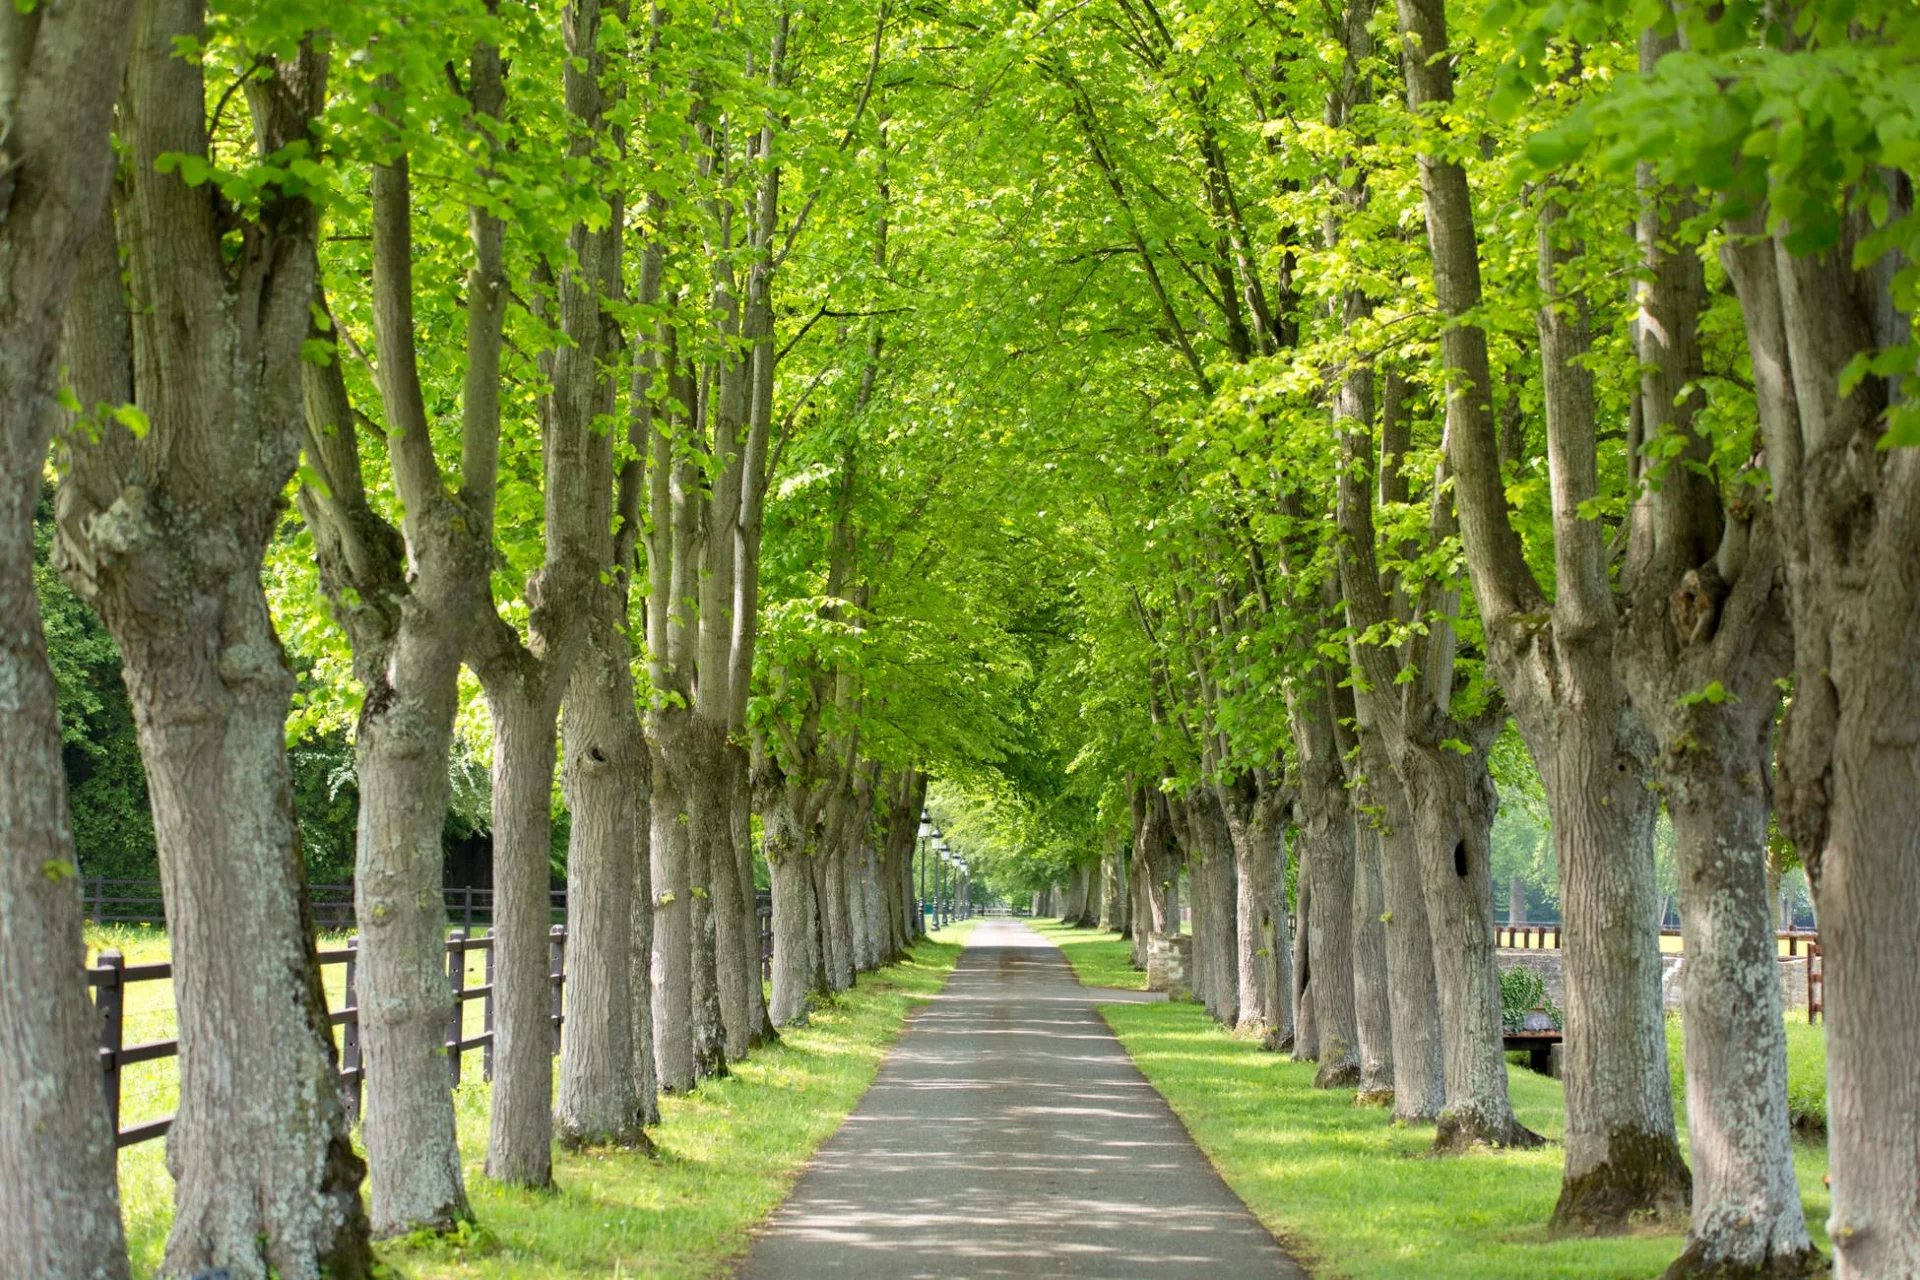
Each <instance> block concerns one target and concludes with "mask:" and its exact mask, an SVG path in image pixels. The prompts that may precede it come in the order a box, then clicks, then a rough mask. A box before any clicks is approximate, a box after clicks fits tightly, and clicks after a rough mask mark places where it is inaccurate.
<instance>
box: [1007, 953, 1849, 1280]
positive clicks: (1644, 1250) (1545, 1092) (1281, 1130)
mask: <svg viewBox="0 0 1920 1280" xmlns="http://www.w3.org/2000/svg"><path fill="white" fill-rule="evenodd" d="M1042 931H1043V932H1047V930H1045V929H1043V930H1042ZM1082 932H1084V931H1082ZM1067 956H1068V959H1069V960H1070V961H1071V962H1072V963H1073V965H1074V968H1075V970H1076V972H1078V973H1079V974H1080V978H1081V981H1082V982H1083V983H1086V984H1088V985H1095V984H1098V985H1108V983H1109V978H1110V976H1111V971H1112V968H1113V966H1115V965H1116V964H1119V965H1124V964H1125V963H1126V945H1125V943H1124V942H1120V941H1115V940H1113V939H1112V937H1111V935H1092V936H1089V937H1088V938H1087V940H1086V941H1085V942H1084V943H1082V944H1081V945H1078V946H1073V947H1070V948H1068V949H1067ZM1101 1012H1102V1014H1104V1015H1105V1017H1106V1019H1107V1022H1108V1024H1109V1025H1111V1026H1112V1027H1113V1029H1114V1032H1115V1034H1117V1035H1118V1036H1119V1037H1120V1041H1121V1043H1122V1044H1124V1045H1125V1046H1126V1049H1127V1052H1128V1053H1129V1054H1131V1055H1132V1056H1133V1060H1134V1062H1135V1063H1136V1064H1138V1065H1139V1067H1140V1070H1141V1071H1142V1072H1143V1073H1144V1074H1145V1075H1146V1077H1147V1079H1148V1080H1150V1081H1152V1083H1153V1085H1154V1087H1155V1088H1157V1089H1159V1090H1160V1092H1161V1093H1162V1094H1164V1095H1165V1096H1166V1098H1167V1100H1168V1102H1170V1103H1171V1104H1172V1106H1173V1109H1174V1111H1175V1112H1176V1113H1178V1114H1179V1116H1180V1118H1181V1120H1182V1122H1183V1123H1185V1125H1186V1126H1187V1129H1188V1131H1189V1132H1190V1133H1192V1134H1193V1137H1194V1139H1195V1140H1196V1141H1197V1142H1198V1143H1199V1144H1200V1146H1201V1148H1202V1149H1203V1150H1204V1151H1205V1152H1206V1153H1207V1155H1208V1158H1209V1159H1211V1160H1212V1162H1213V1163H1214V1165H1215V1166H1216V1167H1217V1168H1218V1169H1219V1170H1220V1172H1221V1174H1222V1175H1223V1176H1224V1177H1225V1178H1226V1180H1227V1182H1228V1183H1229V1184H1230V1185H1231V1186H1232V1187H1233V1189H1234V1191H1235V1192H1236V1193H1238V1194H1239V1195H1240V1197H1241V1198H1242V1199H1244V1200H1245V1201H1246V1202H1247V1204H1248V1206H1249V1207H1250V1208H1252V1210H1253V1211H1254V1213H1255V1214H1256V1215H1257V1216H1258V1217H1259V1218H1260V1220H1261V1221H1262V1222H1264V1223H1265V1224H1266V1225H1267V1226H1268V1227H1269V1228H1270V1229H1271V1230H1273V1231H1274V1233H1275V1234H1276V1235H1278V1236H1279V1237H1280V1238H1281V1239H1282V1240H1284V1241H1286V1242H1287V1244H1288V1247H1289V1248H1290V1249H1291V1250H1292V1251H1293V1253H1294V1254H1295V1256H1296V1257H1298V1258H1299V1259H1300V1260H1301V1261H1302V1262H1303V1263H1305V1264H1307V1265H1308V1266H1310V1267H1311V1268H1312V1269H1313V1270H1314V1273H1315V1275H1318V1276H1329V1277H1332V1276H1346V1277H1354V1278H1355V1280H1375V1278H1385V1277H1410V1278H1417V1280H1426V1277H1430V1276H1433V1275H1438V1274H1444V1275H1447V1276H1449V1277H1460V1278H1461V1280H1497V1278H1498V1280H1505V1278H1512V1280H1520V1278H1521V1277H1527V1278H1528V1280H1532V1278H1533V1277H1541V1278H1554V1277H1560V1278H1566V1280H1573V1278H1579V1280H1614V1278H1616V1277H1622V1276H1650V1275H1656V1274H1658V1273H1659V1272H1660V1271H1661V1270H1662V1269H1664V1268H1665V1266H1666V1265H1667V1263H1669V1262H1670V1261H1672V1260H1673V1258H1674V1257H1675V1256H1676V1255H1678V1253H1679V1252H1680V1248H1681V1245H1682V1239H1681V1237H1680V1235H1678V1234H1676V1233H1672V1232H1664V1233H1663V1232H1654V1231H1647V1232H1643V1233H1641V1234H1637V1235H1632V1236H1626V1237H1620V1238H1614V1239H1607V1240H1586V1239H1572V1240H1553V1239H1550V1238H1549V1237H1548V1234H1547V1231H1546V1227H1545V1223H1546V1221H1547V1216H1548V1214H1549V1213H1550V1212H1551V1211H1552V1209H1553V1203H1554V1200H1555V1198H1556V1197H1557V1195H1558V1194H1559V1190H1560V1166H1561V1159H1562V1152H1561V1150H1560V1148H1559V1146H1558V1145H1553V1146H1549V1147H1547V1148H1545V1149H1543V1150H1540V1151H1531V1152H1501V1153H1496V1152H1476V1153H1473V1154H1470V1155H1465V1156H1456V1157H1447V1158H1438V1157H1434V1156H1430V1155H1428V1154H1427V1149H1428V1147H1429V1145H1430V1144H1431V1142H1432V1139H1433V1131H1432V1129H1431V1127H1430V1126H1394V1125H1391V1124H1388V1123H1387V1122H1386V1117H1385V1115H1384V1113H1383V1112H1381V1111H1379V1110H1377V1109H1374V1108H1364V1107H1357V1106H1355V1105H1354V1104H1353V1101H1352V1095H1351V1094H1350V1093H1348V1092H1346V1091H1326V1090H1319V1089H1315V1088H1313V1087H1312V1079H1313V1072H1314V1067H1313V1065H1312V1064H1310V1063H1296V1062H1293V1061H1290V1060H1288V1059H1286V1058H1284V1057H1281V1056H1278V1055H1274V1054H1270V1053H1264V1052H1262V1051H1261V1050H1260V1049H1259V1047H1258V1045H1257V1044H1255V1043H1254V1042H1253V1041H1251V1040H1245V1039H1239V1038H1236V1037H1235V1036H1233V1035H1232V1034H1231V1033H1230V1032H1228V1031H1226V1030H1225V1029H1223V1028H1221V1027H1219V1026H1217V1025H1216V1024H1214V1023H1213V1021H1212V1020H1211V1019H1210V1018H1208V1016H1207V1014H1206V1011H1205V1010H1204V1009H1202V1008H1201V1007H1200V1006H1199V1005H1197V1004H1190V1003H1188V1004H1172V1005H1154V1004H1149V1005H1103V1006H1102V1007H1101ZM1815 1034H1818V1033H1817V1032H1816V1033H1815ZM1789 1035H1790V1053H1793V1052H1799V1053H1802V1054H1804V1053H1807V1052H1810V1051H1812V1052H1818V1051H1820V1047H1818V1046H1811V1045H1809V1044H1808V1043H1805V1041H1806V1037H1804V1036H1802V1037H1799V1039H1800V1040H1801V1041H1802V1043H1801V1044H1799V1046H1798V1047H1797V1049H1796V1048H1795V1047H1793V1041H1794V1036H1793V1032H1792V1031H1791V1029H1790V1032H1789ZM1822 1056H1824V1055H1823V1053H1822ZM1509 1080H1510V1083H1511V1088H1512V1093H1513V1102H1514V1109H1515V1111H1516V1112H1517V1113H1518V1114H1519V1116H1520V1119H1521V1120H1522V1121H1523V1122H1524V1123H1525V1124H1527V1125H1528V1126H1529V1127H1531V1128H1533V1129H1534V1130H1536V1131H1538V1132H1540V1133H1543V1134H1545V1135H1546V1136H1547V1137H1548V1138H1550V1139H1552V1140H1554V1141H1555V1143H1556V1144H1557V1142H1558V1140H1559V1139H1560V1137H1561V1136H1562V1135H1563V1133H1564V1132H1565V1125H1566V1120H1565V1117H1566V1104H1565V1093H1564V1091H1563V1089H1562V1087H1561V1085H1560V1083H1559V1082H1558V1081H1556V1080H1550V1079H1547V1078H1546V1077H1544V1076H1537V1075H1534V1074H1533V1073H1531V1072H1529V1071H1526V1070H1523V1069H1515V1070H1512V1071H1510V1072H1509ZM1684 1141H1685V1134H1684V1131H1683V1133H1682V1142H1683V1143H1684ZM1794 1154H1795V1163H1796V1165H1797V1166H1798V1170H1799V1176H1800V1189H1801V1194H1802V1196H1803V1197H1804V1201H1805V1205H1806V1211H1807V1219H1808V1225H1809V1226H1810V1227H1811V1228H1812V1229H1813V1233H1814V1237H1815V1241H1816V1243H1818V1244H1819V1245H1820V1246H1821V1247H1822V1248H1823V1249H1824V1248H1825V1247H1826V1237H1825V1233H1824V1230H1823V1225H1824V1223H1825V1220H1826V1216H1827V1211H1828V1195H1827V1191H1826V1189H1825V1187H1823V1186H1822V1185H1821V1182H1820V1179H1821V1176H1822V1174H1824V1173H1825V1172H1826V1168H1825V1164H1826V1150H1825V1148H1824V1147H1823V1146H1819V1145H1814V1144H1807V1143H1796V1144H1795V1153H1794Z"/></svg>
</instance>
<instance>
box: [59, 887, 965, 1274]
mask: <svg viewBox="0 0 1920 1280" xmlns="http://www.w3.org/2000/svg"><path fill="white" fill-rule="evenodd" d="M973 923H974V922H972V921H966V922H962V923H960V924H957V925H953V926H951V927H949V928H947V929H943V930H941V931H939V932H938V933H936V934H935V935H934V937H933V939H932V940H931V941H928V942H924V943H922V944H921V945H920V946H918V947H916V948H915V949H914V952H913V954H912V955H911V957H909V958H908V959H907V960H906V961H903V962H902V963H900V964H897V965H893V966H890V967H888V968H886V969H883V970H881V971H880V972H878V973H874V974H866V975H863V976H862V977H861V979H860V983H859V985H858V986H857V987H856V988H855V989H854V990H853V991H851V992H847V993H845V994H843V995H841V996H839V997H837V998H836V999H834V1000H833V1001H832V1002H831V1003H830V1004H828V1005H827V1006H825V1007H823V1008H821V1009H819V1010H817V1011H816V1012H815V1013H814V1015H813V1018H812V1021H811V1025H809V1026H806V1027H801V1028H794V1029H790V1030H788V1031H787V1032H785V1033H784V1034H783V1039H782V1043H781V1044H779V1045H778V1046H776V1047H774V1048H771V1049H767V1050H763V1051H761V1052H759V1053H757V1054H755V1055H754V1056H753V1058H752V1059H751V1060H749V1061H747V1062H745V1063H741V1064H738V1065H737V1066H736V1067H735V1068H734V1072H733V1074H732V1075H731V1076H729V1077H728V1078H726V1079H724V1080H718V1081H709V1082H707V1083H705V1084H703V1085H701V1087H700V1088H699V1089H698V1090H696V1091H695V1092H694V1093H693V1094H691V1095H688V1096H685V1097H669V1098H664V1099H662V1101H661V1106H662V1111H663V1113H664V1114H663V1117H662V1122H661V1124H660V1125H659V1127H658V1128H657V1129H655V1130H653V1131H652V1136H653V1139H654V1141H655V1143H656V1144H657V1145H658V1147H659V1153H658V1155H657V1157H655V1158H651V1159H650V1158H647V1157H645V1156H639V1155H635V1154H632V1153H628V1152H617V1151H597V1152H583V1153H580V1154H568V1153H564V1152H556V1154H555V1165H554V1177H555V1180H556V1183H557V1184H558V1190H557V1191H554V1192H550V1193H528V1192H520V1191H508V1190H503V1189H501V1188H499V1187H495V1186H492V1185H490V1184H488V1183H487V1182H486V1181H485V1180H484V1179H482V1178H481V1176H480V1167H481V1160H482V1158H483V1156H484V1155H485V1151H486V1135H487V1104H488V1100H489V1097H490V1094H489V1091H488V1089H487V1086H486V1085H485V1084H483V1083H481V1082H480V1081H479V1080H478V1074H479V1072H478V1062H477V1060H476V1061H475V1062H474V1063H473V1064H472V1066H473V1068H474V1070H472V1071H471V1072H470V1074H469V1075H468V1083H466V1084H463V1085H462V1086H461V1088H460V1089H459V1091H458V1092H457V1093H456V1094H455V1102H456V1108H457V1111H458V1116H459V1125H460V1146H461V1151H462V1154H463V1155H464V1157H465V1161H466V1167H467V1179H468V1191H469V1193H470V1194H471V1196H472V1199H473V1207H474V1212H475V1214H476V1215H477V1217H478V1218H479V1221H480V1223H481V1228H480V1230H479V1231H477V1232H476V1233H475V1234H474V1236H473V1237H472V1238H471V1239H469V1240H466V1241H462V1242H459V1243H457V1244H448V1243H441V1242H436V1243H430V1244H422V1245H409V1244H399V1243H396V1244H389V1245H386V1246H383V1247H382V1249H381V1257H382V1260H383V1261H384V1262H386V1263H387V1264H389V1265H390V1266H391V1267H392V1268H393V1271H394V1274H395V1275H396V1276H404V1277H412V1278H414V1280H454V1278H456V1277H457V1278H460V1280H468V1278H473V1280H480V1278H486V1280H493V1278H499V1280H505V1278H506V1277H522V1276H540V1277H553V1278H554V1280H565V1278H569V1277H579V1278H581V1280H585V1278H586V1277H595V1278H596V1280H598V1278H602V1277H616V1276H619V1277H634V1276H674V1277H699V1276H714V1275H720V1274H724V1273H725V1271H726V1269H727V1264H728V1262H729V1261H730V1260H731V1259H732V1258H733V1257H735V1256H736V1255H737V1254H739V1253H740V1252H741V1251H742V1250H743V1249H744V1248H745V1246H746V1244H747V1241H748V1238H749V1232H750V1231H751V1229H752V1228H753V1226H754V1225H755V1224H756V1223H758V1222H759V1221H760V1220H761V1219H762V1218H764V1217H765V1216H766V1215H767V1214H768V1213H770V1212H771V1211H772V1210H773V1208H774V1207H775V1206H776V1205H778V1204H779V1203H780V1201H781V1199H782V1198H783V1197H784V1196H785V1195H786V1192H787V1188H788V1187H789V1186H791V1185H792V1182H793V1179H794V1177H795V1176H796V1175H797V1174H798V1172H799V1169H800V1166H801V1165H802V1164H804V1163H805V1162H806V1160H807V1159H808V1157H809V1156H811V1155H812V1153H813V1151H814V1150H815V1149H816V1148H817V1147H818V1146H819V1145H820V1143H822V1142H823V1141H825V1140H826V1138H827V1137H828V1136H829V1135H831V1134H832V1133H833V1131H834V1130H835V1129H836V1128H838V1127H839V1125H840V1122H841V1120H843V1119H844V1118H845V1117H846V1114H847V1112H849V1111H850V1110H852V1108H853V1105H854V1103H855V1102H857V1101H858V1100H859V1098H860V1095H861V1094H862V1093H864V1092H865V1091H866V1088H867V1085H868V1084H869V1083H870V1082H871V1081H872V1079H873V1075H874V1072H875V1071H877V1070H878V1069H879V1065H880V1060H881V1058H882V1057H884V1056H885V1053H886V1050H887V1047H888V1046H889V1045H891V1044H892V1043H893V1041H894V1039H895V1038H896V1037H898V1035H899V1033H900V1030H901V1027H902V1026H903V1025H904V1024H905V1022H906V1019H907V1015H908V1014H909V1013H910V1012H911V1010H912V1009H913V1008H914V1006H915V1005H917V1004H919V1003H921V1002H923V1001H925V1000H926V999H928V998H929V997H931V996H932V995H934V994H935V993H937V992H938V991H939V990H940V988H941V986H942V985H943V984H944V983H945V982H946V978H947V974H948V973H949V972H951V971H952V969H953V965H954V962H955V960H956V959H957V958H958V957H959V953H960V943H961V942H962V940H963V939H964V938H965V936H966V934H967V933H968V932H969V931H970V930H971V929H972V927H973ZM89 942H90V943H95V944H97V943H104V944H106V945H112V946H117V947H118V948H119V949H120V950H121V951H122V952H124V953H127V958H128V963H136V962H148V961H155V960H162V959H165V938H164V937H163V936H160V935H157V934H155V935H152V936H149V937H144V938H138V937H132V936H128V934H127V933H126V931H117V932H116V934H115V935H112V936H105V935H103V936H101V937H98V938H95V937H92V936H90V937H89ZM136 945H138V946H139V947H140V948H142V950H141V951H140V953H139V954H138V956H137V957H136V955H135V954H134V948H135V946H136ZM331 976H332V979H333V980H332V982H331V983H330V985H329V999H330V1000H337V999H338V998H339V994H340V993H339V990H338V986H339V984H340V983H341V982H343V981H344V976H343V975H340V974H339V972H338V971H337V970H336V971H334V972H333V974H332V975H331ZM470 981H475V982H477V981H478V978H477V977H473V978H471V979H470ZM150 985H151V986H152V987H154V988H160V989H163V990H156V991H153V992H150V993H146V994H147V1003H146V1004H145V1005H144V1006H143V1007H142V1008H141V1010H140V1012H141V1016H142V1017H143V1019H144V1020H145V1021H144V1022H143V1024H142V1026H143V1029H142V1030H141V1031H140V1032H139V1033H138V1035H137V1036H136V1035H135V1033H133V1032H132V1031H131V1030H130V1031H129V1034H128V1040H129V1042H132V1041H133V1040H134V1039H143V1040H145V1039H160V1038H165V1037H166V1036H169V1035H171V1034H172V1006H171V992H170V991H166V990H164V988H166V987H167V986H168V984H166V983H154V984H150ZM134 990H136V991H137V990H138V988H135V989H134ZM130 994H131V992H130ZM476 1009H477V1004H476ZM152 1066H153V1067H154V1068H156V1069H159V1070H160V1071H162V1072H164V1079H155V1080H153V1081H150V1082H146V1084H145V1086H144V1087H145V1089H146V1092H145V1093H144V1094H143V1104H142V1105H143V1106H144V1107H148V1108H157V1110H154V1111H153V1114H158V1115H164V1114H166V1112H167V1111H169V1110H171V1109H172V1105H173V1092H172V1086H173V1076H172V1071H173V1064H172V1063H170V1062H163V1063H155V1064H152ZM128 1116H129V1120H131V1119H134V1118H139V1117H138V1116H136V1115H135V1113H133V1112H131V1111H130V1112H129V1113H128ZM164 1147H165V1144H164V1143H163V1142H149V1143H144V1144H142V1145H140V1146H137V1147H131V1148H129V1149H127V1150H126V1151H123V1152H122V1153H121V1155H120V1194H121V1203H122V1208H123V1212H124V1213H125V1216H126V1223H127V1235H128V1243H129V1247H130V1249H131V1251H132V1254H133V1266H134V1274H136V1275H149V1274H151V1273H152V1272H153V1271H154V1270H155V1269H156V1268H157V1266H158V1264H159V1261H160V1253H161V1249H162V1247H163V1246H164V1244H165V1240H166V1232H167V1227H168V1223H169V1222H170V1220H171V1216H172V1215H171V1204H170V1200H171V1195H172V1181H171V1179H170V1178H169V1177H168V1175H167V1173H166V1168H165V1164H164Z"/></svg>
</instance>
